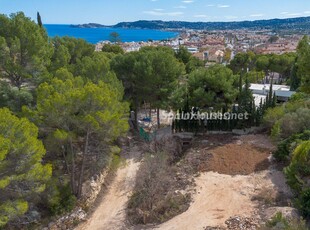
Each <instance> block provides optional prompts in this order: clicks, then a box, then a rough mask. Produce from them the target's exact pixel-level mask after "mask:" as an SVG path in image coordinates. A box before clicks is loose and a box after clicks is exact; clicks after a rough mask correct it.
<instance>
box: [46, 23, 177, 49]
mask: <svg viewBox="0 0 310 230" xmlns="http://www.w3.org/2000/svg"><path fill="white" fill-rule="evenodd" d="M44 27H45V28H46V30H47V33H48V35H49V36H50V37H55V36H59V37H63V36H69V37H74V38H82V39H85V40H86V41H88V42H89V43H92V44H96V43H98V42H99V41H104V40H109V35H110V33H111V32H117V33H118V34H119V35H120V39H121V41H122V42H140V41H148V40H154V41H159V40H165V39H170V38H174V37H176V36H177V35H178V33H177V32H171V31H161V30H148V29H122V28H75V27H71V26H70V25H52V24H46V25H44Z"/></svg>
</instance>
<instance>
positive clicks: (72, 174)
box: [70, 139, 77, 195]
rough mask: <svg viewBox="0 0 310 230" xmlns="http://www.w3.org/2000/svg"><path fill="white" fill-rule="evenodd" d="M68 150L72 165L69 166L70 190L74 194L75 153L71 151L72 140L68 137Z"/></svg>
mask: <svg viewBox="0 0 310 230" xmlns="http://www.w3.org/2000/svg"><path fill="white" fill-rule="evenodd" d="M70 150H71V158H72V166H71V190H72V193H73V194H74V195H77V193H76V185H75V154H74V151H73V144H72V140H71V139H70Z"/></svg>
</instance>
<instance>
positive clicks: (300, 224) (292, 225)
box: [263, 212, 308, 230]
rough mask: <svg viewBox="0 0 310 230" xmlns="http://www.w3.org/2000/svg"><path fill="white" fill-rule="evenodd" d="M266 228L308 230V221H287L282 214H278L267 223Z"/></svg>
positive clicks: (295, 219)
mask: <svg viewBox="0 0 310 230" xmlns="http://www.w3.org/2000/svg"><path fill="white" fill-rule="evenodd" d="M266 227H267V229H282V230H308V227H307V225H306V221H304V220H303V219H297V218H294V219H286V218H285V217H284V216H283V214H282V213H281V212H278V213H276V215H275V216H274V217H272V219H271V220H270V221H268V222H267V223H266ZM263 229H265V228H263Z"/></svg>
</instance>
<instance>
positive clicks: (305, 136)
mask: <svg viewBox="0 0 310 230" xmlns="http://www.w3.org/2000/svg"><path fill="white" fill-rule="evenodd" d="M309 139H310V130H306V131H305V132H303V133H300V134H295V135H292V136H290V137H289V138H287V139H285V140H283V141H281V142H280V143H279V144H278V148H277V150H276V151H275V152H274V153H273V155H274V157H275V159H276V160H277V161H288V160H289V158H290V153H291V152H292V150H294V149H295V148H296V146H297V145H298V144H299V143H300V142H302V141H306V140H309Z"/></svg>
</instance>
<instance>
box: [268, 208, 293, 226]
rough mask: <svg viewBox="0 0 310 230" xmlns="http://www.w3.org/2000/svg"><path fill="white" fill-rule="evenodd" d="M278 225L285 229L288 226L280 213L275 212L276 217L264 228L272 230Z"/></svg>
mask: <svg viewBox="0 0 310 230" xmlns="http://www.w3.org/2000/svg"><path fill="white" fill-rule="evenodd" d="M279 224H281V225H282V226H284V227H285V228H287V227H288V226H289V223H288V220H287V219H285V218H284V217H283V214H282V212H277V213H276V215H274V216H273V217H272V218H271V220H269V221H268V222H267V223H266V227H268V228H273V227H275V226H277V225H279Z"/></svg>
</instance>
